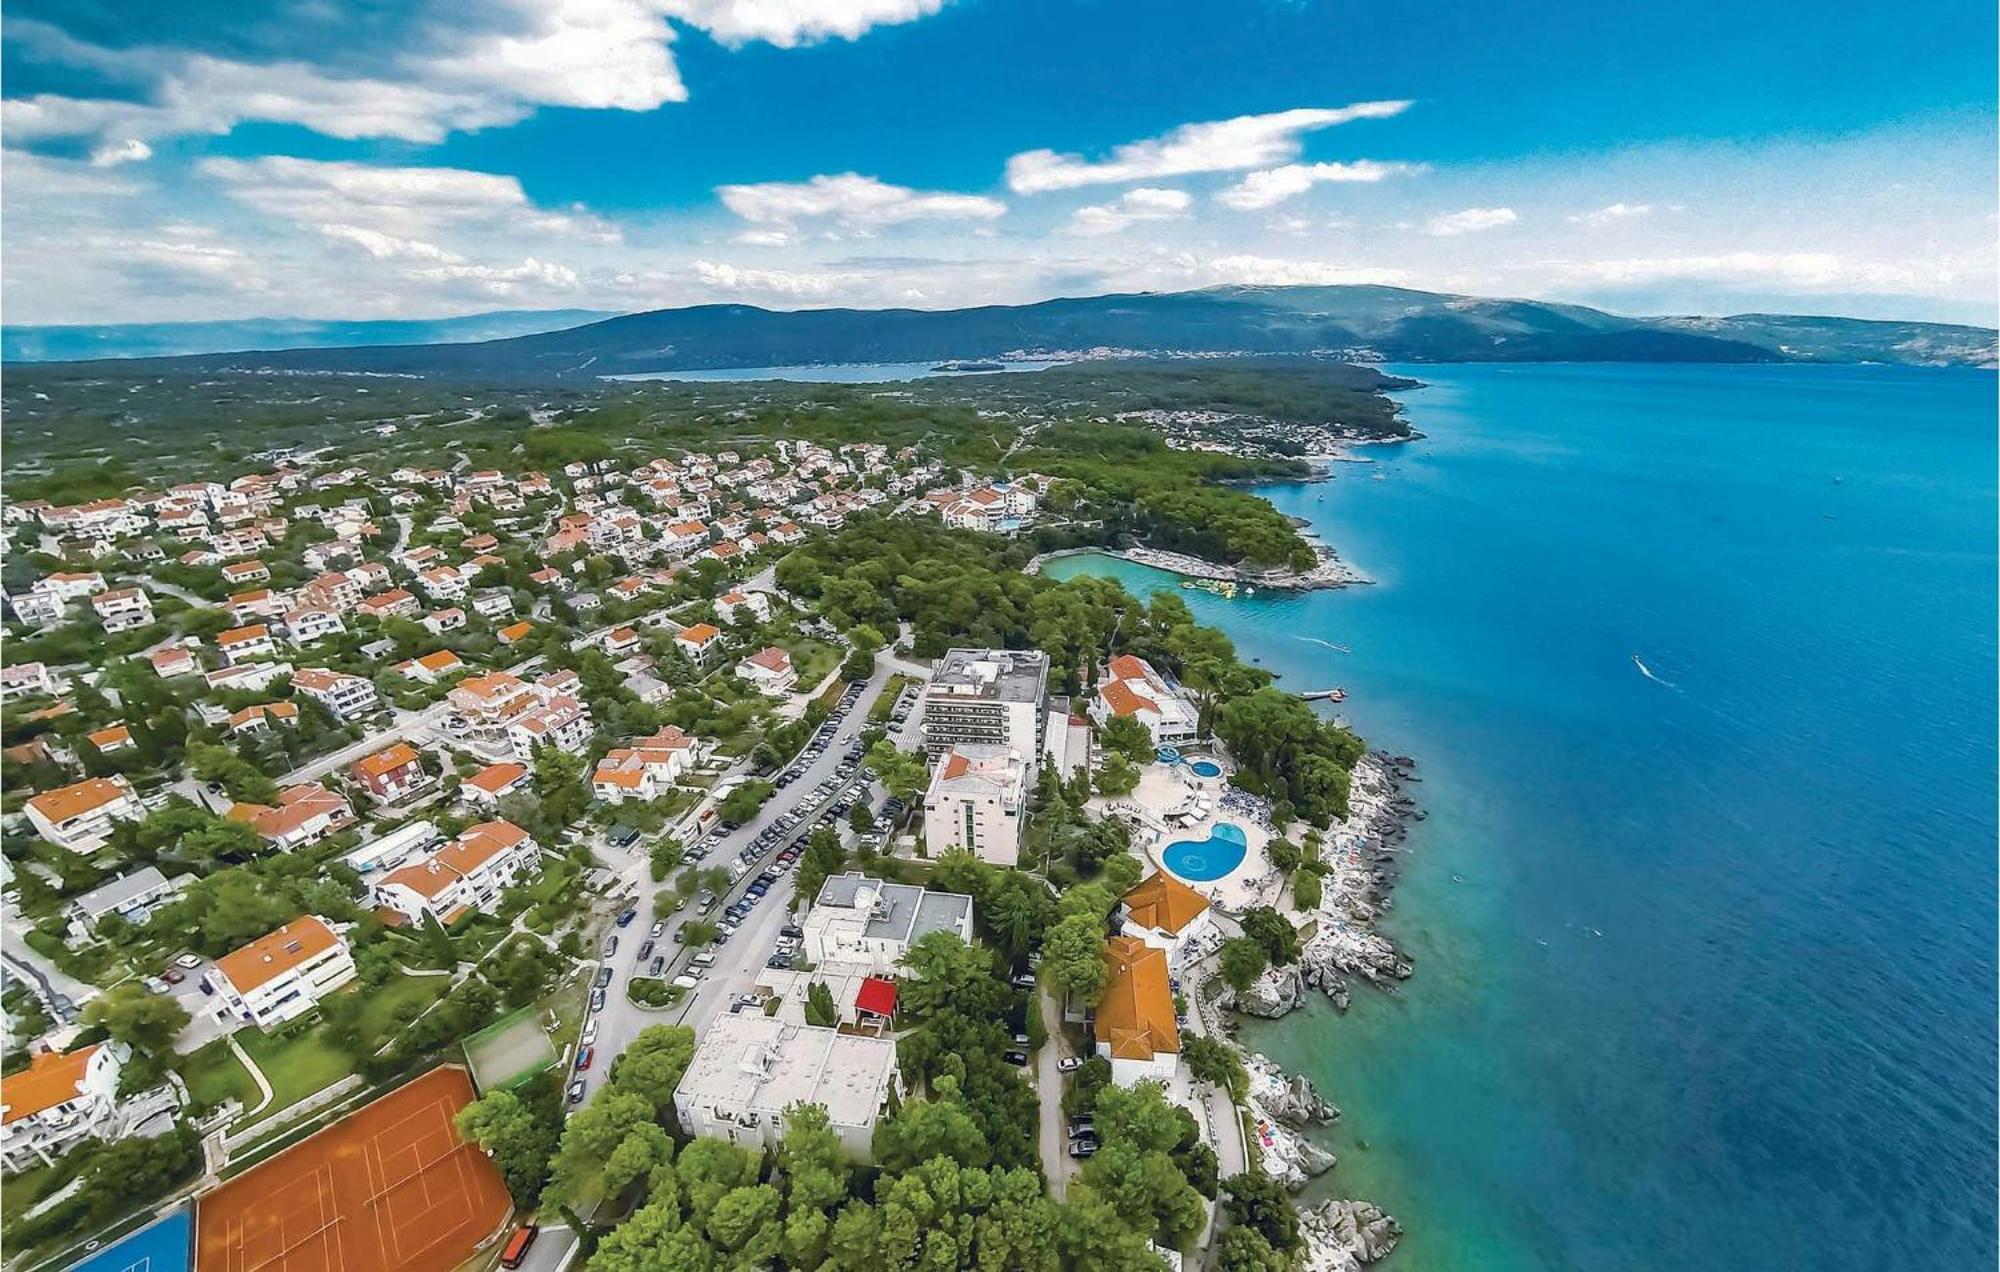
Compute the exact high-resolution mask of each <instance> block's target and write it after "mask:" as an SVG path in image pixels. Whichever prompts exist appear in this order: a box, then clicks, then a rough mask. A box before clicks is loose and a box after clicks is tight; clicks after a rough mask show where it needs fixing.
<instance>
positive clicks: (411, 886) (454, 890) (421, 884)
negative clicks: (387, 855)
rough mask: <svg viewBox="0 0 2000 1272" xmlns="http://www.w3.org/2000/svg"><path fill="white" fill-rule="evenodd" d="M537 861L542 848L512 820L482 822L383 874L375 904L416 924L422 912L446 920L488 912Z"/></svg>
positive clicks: (536, 867) (537, 866) (534, 870)
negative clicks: (478, 912)
mask: <svg viewBox="0 0 2000 1272" xmlns="http://www.w3.org/2000/svg"><path fill="white" fill-rule="evenodd" d="M541 866H542V850H541V847H540V845H538V844H536V843H535V841H534V839H533V838H532V837H531V836H530V835H529V834H528V832H527V831H525V830H522V829H521V828H520V827H519V826H516V825H515V824H514V823H512V822H508V821H490V822H481V823H480V824H479V825H477V826H473V827H470V828H469V829H467V830H466V831H465V832H464V833H463V834H461V835H459V837H458V838H456V839H454V840H452V841H451V842H450V843H448V844H446V845H445V846H444V847H442V848H439V849H438V850H437V851H436V852H434V853H432V854H431V855H430V856H429V857H428V858H426V859H424V860H423V861H420V862H417V863H415V864H413V865H408V866H404V867H402V868H401V869H399V870H396V871H393V872H392V873H390V874H388V875H386V876H384V877H383V878H382V879H381V880H380V881H379V882H378V883H376V885H375V889H374V895H375V903H376V904H377V905H380V906H383V907H384V908H386V909H390V910H394V911H395V912H396V913H398V914H400V915H402V916H403V917H405V918H407V919H408V920H409V921H410V922H412V923H420V922H422V921H423V920H424V918H425V917H426V916H428V917H430V918H434V919H436V920H437V921H438V922H440V923H450V922H452V921H454V920H455V919H457V918H459V917H460V916H461V915H465V914H470V913H473V912H475V911H480V912H487V911H491V910H492V909H493V907H494V906H495V904H497V903H498V901H499V900H500V894H501V892H502V891H503V890H505V889H506V888H509V887H511V886H513V885H514V884H515V883H518V882H520V881H521V880H522V879H526V878H528V877H530V876H532V875H534V874H535V873H537V872H538V871H540V869H541Z"/></svg>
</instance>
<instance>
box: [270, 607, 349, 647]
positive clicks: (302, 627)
mask: <svg viewBox="0 0 2000 1272" xmlns="http://www.w3.org/2000/svg"><path fill="white" fill-rule="evenodd" d="M346 631H347V624H346V623H345V622H343V621H342V620H341V617H340V615H338V614H336V613H334V612H333V611H332V610H330V609H325V608H323V607H321V606H318V605H301V606H299V607H298V608H297V609H293V610H287V611H286V613H285V633H286V635H287V636H288V637H289V638H290V640H291V642H292V643H293V644H295V645H310V644H312V643H313V642H314V641H316V640H323V639H325V638H326V637H328V636H338V635H341V634H342V633H344V632H346Z"/></svg>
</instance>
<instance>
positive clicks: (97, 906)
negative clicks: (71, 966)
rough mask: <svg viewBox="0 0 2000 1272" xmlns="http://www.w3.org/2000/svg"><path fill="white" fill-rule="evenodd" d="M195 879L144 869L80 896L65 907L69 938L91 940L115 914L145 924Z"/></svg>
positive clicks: (146, 867) (71, 899)
mask: <svg viewBox="0 0 2000 1272" xmlns="http://www.w3.org/2000/svg"><path fill="white" fill-rule="evenodd" d="M192 878H193V876H192V875H181V876H179V877H177V878H173V879H169V878H167V877H166V876H165V875H163V874H161V873H160V868H159V867H158V866H141V867H140V868H139V869H137V870H134V871H133V872H132V873H130V874H125V875H120V876H118V877H117V878H116V879H113V880H112V881H111V882H109V883H104V884H99V885H98V886H97V887H95V888H92V889H91V890H90V891H88V892H80V893H78V894H77V895H76V896H74V897H72V898H70V901H69V904H68V905H66V906H64V907H63V912H64V913H65V914H67V915H68V916H69V930H70V934H71V935H72V936H74V937H76V938H77V939H78V940H88V939H89V938H90V937H91V936H92V934H94V933H95V932H96V931H97V925H98V924H99V923H101V922H103V921H104V919H105V918H106V917H107V916H109V915H113V914H115V915H117V916H118V917H119V918H121V919H124V920H125V921H126V922H128V923H144V922H145V921H146V919H147V917H148V916H149V915H150V914H151V913H152V912H153V911H154V910H155V909H157V908H159V907H160V906H162V905H164V904H166V903H167V902H169V901H171V900H173V899H174V898H175V897H177V896H179V895H180V894H181V890H182V889H183V888H185V887H186V886H187V885H188V883H189V881H190V880H191V879H192Z"/></svg>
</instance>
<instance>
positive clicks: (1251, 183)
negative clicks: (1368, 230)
mask: <svg viewBox="0 0 2000 1272" xmlns="http://www.w3.org/2000/svg"><path fill="white" fill-rule="evenodd" d="M1420 171H1422V165H1420V164H1409V163H1377V162H1376V161H1375V160H1373V159H1357V160H1355V161H1354V162H1353V163H1288V164H1286V165H1284V166H1283V167H1280V168H1265V169H1263V170H1262V171H1260V172H1253V173H1251V174H1249V175H1248V176H1246V177H1244V178H1243V179H1242V180H1241V181H1239V182H1237V183H1236V184H1235V185H1233V186H1230V187H1229V188H1228V189H1226V190H1224V191H1223V192H1222V193H1220V194H1218V195H1216V196H1215V198H1216V201H1217V202H1218V203H1221V204H1222V205H1223V206H1225V207H1231V208H1235V209H1236V210H1237V211H1239V212H1254V211H1256V210H1257V209H1259V208H1268V207H1275V206H1277V205H1278V204H1280V203H1283V202H1284V201H1285V200H1287V199H1290V198H1294V197H1296V196H1298V195H1301V194H1304V193H1305V192H1306V191H1307V190H1310V189H1312V188H1313V187H1314V186H1316V185H1319V184H1320V183H1322V182H1327V181H1339V182H1349V181H1363V182H1374V181H1380V180H1382V179H1383V178H1384V177H1389V176H1395V175H1398V174H1400V173H1408V172H1420Z"/></svg>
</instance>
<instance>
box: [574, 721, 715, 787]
mask: <svg viewBox="0 0 2000 1272" xmlns="http://www.w3.org/2000/svg"><path fill="white" fill-rule="evenodd" d="M700 758H701V744H700V742H699V741H698V740H696V739H695V738H692V737H690V736H688V735H687V734H686V733H683V732H682V731H681V730H680V729H678V728H676V727H675V726H673V725H671V724H670V725H667V726H665V727H664V728H662V729H661V730H660V731H659V732H658V733H655V734H653V735H652V736H651V737H645V738H634V739H632V741H631V743H630V744H629V745H626V746H621V747H613V748H612V749H611V750H610V751H609V752H607V753H606V754H605V756H604V758H603V759H601V760H599V761H598V762H597V771H596V772H594V773H592V774H591V778H590V789H591V791H592V793H594V794H595V795H596V796H597V798H599V799H601V800H604V801H606V802H608V803H613V804H622V803H624V802H625V801H626V800H628V799H638V800H646V799H657V798H659V797H660V796H662V795H664V794H666V793H667V792H668V791H670V790H672V789H673V785H674V783H675V782H676V781H677V780H679V778H680V776H681V774H683V773H685V772H687V771H688V770H689V769H691V768H693V767H694V766H695V764H696V763H697V762H699V760H700Z"/></svg>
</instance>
